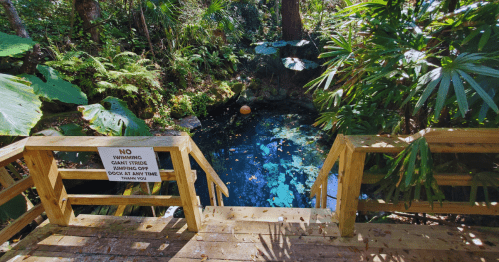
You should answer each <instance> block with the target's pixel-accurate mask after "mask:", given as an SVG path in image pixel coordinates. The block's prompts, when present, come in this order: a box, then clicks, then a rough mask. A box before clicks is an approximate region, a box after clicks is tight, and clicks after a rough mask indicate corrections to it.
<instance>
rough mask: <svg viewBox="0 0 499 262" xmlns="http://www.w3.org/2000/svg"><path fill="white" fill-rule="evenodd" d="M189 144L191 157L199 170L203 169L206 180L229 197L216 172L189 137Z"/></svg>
mask: <svg viewBox="0 0 499 262" xmlns="http://www.w3.org/2000/svg"><path fill="white" fill-rule="evenodd" d="M189 142H190V148H191V152H190V154H191V156H192V157H193V158H194V160H196V162H197V163H198V164H199V166H200V167H201V169H203V171H204V172H205V173H206V176H207V178H208V179H209V180H210V181H212V182H213V183H215V185H216V186H217V188H219V189H220V190H221V191H222V193H223V194H224V195H225V196H226V197H229V189H227V186H226V185H225V184H224V182H223V181H222V179H220V177H219V176H218V174H217V172H215V170H214V169H213V167H212V166H211V165H210V163H209V162H208V160H206V158H205V157H204V155H203V153H202V152H201V150H200V149H199V147H198V146H197V145H196V143H194V141H192V139H191V138H190V137H189Z"/></svg>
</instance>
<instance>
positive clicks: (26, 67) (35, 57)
mask: <svg viewBox="0 0 499 262" xmlns="http://www.w3.org/2000/svg"><path fill="white" fill-rule="evenodd" d="M41 60H42V52H41V50H40V44H36V45H35V46H33V51H31V52H27V53H26V55H25V56H24V61H23V65H22V66H21V68H19V73H21V74H30V75H34V74H35V71H36V67H37V66H38V64H39V63H40V61H41Z"/></svg>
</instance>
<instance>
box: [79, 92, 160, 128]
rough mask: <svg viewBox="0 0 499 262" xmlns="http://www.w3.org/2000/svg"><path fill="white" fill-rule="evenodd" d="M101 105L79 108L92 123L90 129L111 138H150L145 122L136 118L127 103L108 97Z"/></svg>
mask: <svg viewBox="0 0 499 262" xmlns="http://www.w3.org/2000/svg"><path fill="white" fill-rule="evenodd" d="M101 103H102V104H104V106H103V105H101V104H93V105H88V106H79V107H78V111H80V112H82V113H83V119H85V120H88V121H90V127H91V128H92V129H94V130H96V131H97V132H99V133H101V134H104V135H111V136H123V135H124V136H150V135H151V133H150V132H149V128H148V126H147V125H146V123H145V122H144V120H142V119H140V118H138V117H136V116H135V115H134V114H133V112H132V111H130V110H129V109H128V107H127V105H126V103H125V102H124V101H122V100H120V99H118V98H115V97H112V96H108V97H106V99H104V100H102V102H101Z"/></svg>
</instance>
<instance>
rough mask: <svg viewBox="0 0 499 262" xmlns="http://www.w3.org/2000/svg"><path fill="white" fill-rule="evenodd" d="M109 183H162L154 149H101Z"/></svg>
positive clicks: (100, 152)
mask: <svg viewBox="0 0 499 262" xmlns="http://www.w3.org/2000/svg"><path fill="white" fill-rule="evenodd" d="M97 149H98V150H99V155H100V158H101V159H102V163H103V164H104V168H105V169H106V173H107V177H108V178H109V181H130V182H161V176H160V174H159V168H158V162H157V160H156V154H155V153H154V149H153V148H152V147H99V148H97Z"/></svg>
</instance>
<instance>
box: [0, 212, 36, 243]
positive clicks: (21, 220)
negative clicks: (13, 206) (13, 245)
mask: <svg viewBox="0 0 499 262" xmlns="http://www.w3.org/2000/svg"><path fill="white" fill-rule="evenodd" d="M43 211H44V208H43V205H42V204H38V205H36V206H35V207H33V208H31V209H30V210H28V211H27V212H26V213H24V214H23V215H22V216H20V217H18V218H17V219H16V220H14V222H12V223H11V224H10V225H8V226H7V227H6V228H4V229H2V231H0V243H4V242H5V241H7V240H9V239H10V238H11V237H13V236H14V235H15V234H17V232H19V231H20V230H21V229H23V228H24V227H25V226H27V225H28V224H29V223H31V222H32V221H33V220H35V219H36V218H37V217H38V216H39V215H41V214H42V213H43Z"/></svg>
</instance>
